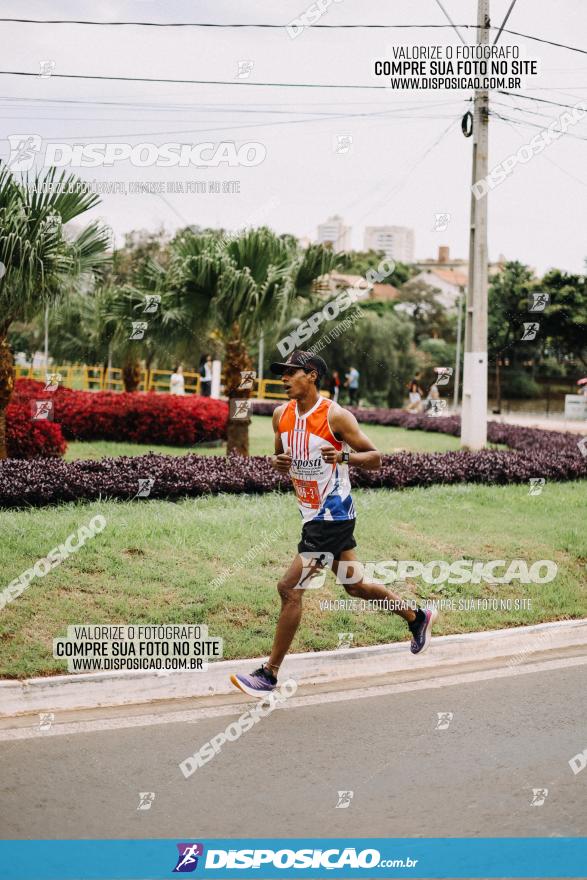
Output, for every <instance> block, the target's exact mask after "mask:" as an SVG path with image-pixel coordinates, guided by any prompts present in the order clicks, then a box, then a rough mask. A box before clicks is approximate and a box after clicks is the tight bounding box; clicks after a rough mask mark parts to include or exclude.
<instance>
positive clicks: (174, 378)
mask: <svg viewBox="0 0 587 880" xmlns="http://www.w3.org/2000/svg"><path fill="white" fill-rule="evenodd" d="M169 393H170V394H185V379H184V378H183V364H177V366H176V367H175V369H174V370H173V373H172V374H171V378H170V380H169Z"/></svg>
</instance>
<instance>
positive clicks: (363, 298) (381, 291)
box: [316, 272, 400, 304]
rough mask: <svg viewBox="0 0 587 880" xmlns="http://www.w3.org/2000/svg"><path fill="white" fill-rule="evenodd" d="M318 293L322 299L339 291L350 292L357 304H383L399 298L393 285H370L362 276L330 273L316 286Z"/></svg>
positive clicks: (398, 293) (320, 279)
mask: <svg viewBox="0 0 587 880" xmlns="http://www.w3.org/2000/svg"><path fill="white" fill-rule="evenodd" d="M316 290H317V292H318V293H320V294H322V296H324V297H328V298H330V297H333V296H336V294H337V293H340V291H341V290H350V291H351V293H353V294H354V295H355V296H356V301H357V303H359V304H360V303H361V302H374V301H375V302H385V301H389V300H395V299H398V298H399V297H400V292H399V290H398V289H397V287H394V286H393V284H378V283H377V282H375V284H372V285H370V284H369V282H368V281H367V280H366V278H363V276H362V275H345V274H343V273H342V272H330V273H329V274H328V275H322V277H321V278H319V279H318V283H317V285H316Z"/></svg>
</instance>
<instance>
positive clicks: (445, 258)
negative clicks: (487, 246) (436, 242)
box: [414, 245, 507, 276]
mask: <svg viewBox="0 0 587 880" xmlns="http://www.w3.org/2000/svg"><path fill="white" fill-rule="evenodd" d="M506 262H507V260H506V258H505V256H504V255H503V254H500V255H499V257H498V259H497V261H496V262H495V263H489V264H488V270H489V275H490V276H491V275H495V274H497V272H500V271H501V270H502V269H503V267H504V265H505V263H506ZM414 265H415V266H416V267H417V268H418V269H422V270H428V269H456V270H458V271H459V272H464V273H465V275H468V274H469V261H468V260H460V259H457V260H455V259H452V260H451V258H450V248H448V247H447V246H446V245H441V246H440V247H439V248H438V257H437V259H436V260H434V259H432V258H428V259H426V260H415V262H414Z"/></svg>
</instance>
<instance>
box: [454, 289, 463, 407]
mask: <svg viewBox="0 0 587 880" xmlns="http://www.w3.org/2000/svg"><path fill="white" fill-rule="evenodd" d="M463 298H464V297H463V291H462V289H461V291H460V292H459V298H458V300H457V312H458V314H457V354H456V357H455V383H454V395H453V401H452V408H453V412H454V413H456V411H457V408H458V405H459V386H460V384H461V343H462V335H463V334H462V324H463Z"/></svg>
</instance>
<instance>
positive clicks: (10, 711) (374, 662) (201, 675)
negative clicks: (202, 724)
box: [0, 619, 587, 729]
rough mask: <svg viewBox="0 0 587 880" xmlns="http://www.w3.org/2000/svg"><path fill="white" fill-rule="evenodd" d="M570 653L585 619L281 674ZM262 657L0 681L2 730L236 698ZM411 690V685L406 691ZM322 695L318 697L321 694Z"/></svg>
mask: <svg viewBox="0 0 587 880" xmlns="http://www.w3.org/2000/svg"><path fill="white" fill-rule="evenodd" d="M569 654H573V655H577V656H582V657H585V656H587V619H585V620H581V619H579V620H564V621H556V622H554V623H540V624H537V625H535V626H523V627H512V628H511V629H502V630H490V631H486V632H478V633H466V634H461V635H450V636H439V637H436V638H434V639H433V642H432V645H431V647H430V650H428V651H427V652H426V653H425V654H423V655H422V656H420V657H414V656H413V655H412V654H411V653H410V650H409V643H408V641H405V642H399V643H393V644H389V645H373V646H370V647H359V648H349V649H339V650H334V651H315V652H308V653H305V654H288V656H287V658H286V660H285V662H284V665H283V670H282V672H283V676H284V678H285V677H293V678H295V679H296V681H297V683H298V684H299V685H305V686H307V687H308V686H309V691H308V692H312V690H315V691H317V690H320V689H324V688H325V689H326V690H330V691H337V690H340V689H344V688H348V687H357V686H358V685H359V682H361V683H362V685H365V683H366V681H367V680H370V683H371V684H373V683H375V682H376V681H379V683H387V684H389V683H398V682H404V683H405V682H412V683H413V682H414V681H417V680H423V679H424V680H430V679H435V678H438V679H442V678H443V677H445V676H453V675H455V674H463V673H467V672H472V671H477V670H479V669H481V668H483V669H486V670H487V669H502V670H503V669H504V668H507V667H510V668H511V667H514V668H516V667H519V666H521V667H524V666H528V665H532V664H534V663H536V662H538V661H542V660H546V659H556V658H560V657H564V656H568V655H569ZM261 660H262V658H254V659H250V660H220V661H217V662H215V663H210V664H209V666H208V670H207V671H206V672H176V673H165V672H92V673H81V674H71V675H54V676H45V677H42V678H29V679H24V680H22V681H1V682H0V729H1V728H3V727H6V726H9V727H10V726H11V721H13V720H14V719H15V718H18V717H19V716H20V717H21V718H22V716H29V718H30V716H31V715H35V714H38V713H41V712H59V713H67V712H72V711H77V710H82V709H97V708H101V709H104V708H107V707H122V706H125V707H131V706H135V707H136V706H139V705H143V706H145V705H149V704H153V703H155V702H159V703H160V702H162V701H164V702H166V703H167V706H169V707H170V708H171V707H172V705H173V703H174V702H175V704H176V705H178V702H177V701H182V700H190V701H194V703H193V705H194V706H197V705H198V703H200V704H201V703H202V701H204V702H206V701H207V700H208V699H209V698H211V697H219V696H220V697H223V698H225V697H226V696H227V695H232V696H236V695H237V694H238V691H236V690H235V688H234V686H233V685H232V684H231V682H230V675H231V674H234V673H238V672H250V671H251V669H254V668H255V667H256V666H259V665H260V662H261ZM406 686H407V687H409V686H410V685H408V684H407V685H406ZM323 696H324V695H323Z"/></svg>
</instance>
